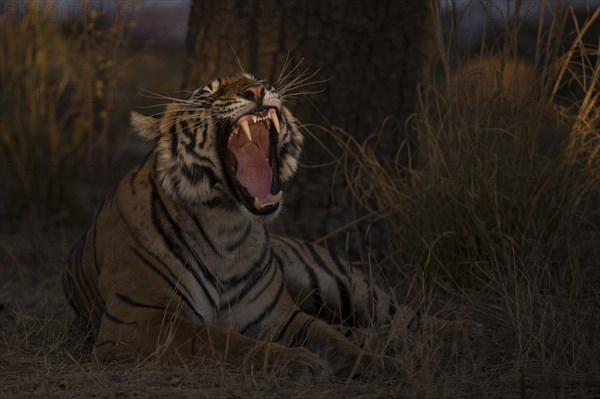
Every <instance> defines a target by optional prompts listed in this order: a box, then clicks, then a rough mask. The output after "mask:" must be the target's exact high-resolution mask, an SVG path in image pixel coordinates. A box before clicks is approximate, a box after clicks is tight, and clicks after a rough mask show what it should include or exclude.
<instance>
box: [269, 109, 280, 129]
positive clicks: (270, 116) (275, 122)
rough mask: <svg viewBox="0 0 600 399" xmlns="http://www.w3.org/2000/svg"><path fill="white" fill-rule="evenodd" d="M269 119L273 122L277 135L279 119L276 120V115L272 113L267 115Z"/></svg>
mask: <svg viewBox="0 0 600 399" xmlns="http://www.w3.org/2000/svg"><path fill="white" fill-rule="evenodd" d="M269 118H271V120H272V121H273V125H274V126H275V130H277V133H280V132H279V119H277V114H276V113H275V112H272V113H270V114H269Z"/></svg>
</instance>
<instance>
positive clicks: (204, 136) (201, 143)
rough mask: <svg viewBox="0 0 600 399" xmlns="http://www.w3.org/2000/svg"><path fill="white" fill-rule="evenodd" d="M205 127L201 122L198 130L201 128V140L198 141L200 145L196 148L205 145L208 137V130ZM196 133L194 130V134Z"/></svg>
mask: <svg viewBox="0 0 600 399" xmlns="http://www.w3.org/2000/svg"><path fill="white" fill-rule="evenodd" d="M207 127H208V126H207V125H206V123H205V122H204V121H202V122H201V123H200V128H202V140H200V144H198V146H199V147H200V148H204V145H205V144H206V138H207V137H208V129H207ZM197 131H198V129H197V128H196V132H197Z"/></svg>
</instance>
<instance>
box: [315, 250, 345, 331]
mask: <svg viewBox="0 0 600 399" xmlns="http://www.w3.org/2000/svg"><path fill="white" fill-rule="evenodd" d="M303 244H304V246H305V247H306V248H307V249H308V252H309V253H310V255H311V256H312V258H313V259H314V261H315V262H316V263H317V265H319V266H320V267H321V269H323V270H324V271H325V273H327V274H328V275H329V276H331V277H333V279H334V280H335V284H336V286H337V290H338V297H339V300H340V309H337V310H339V311H340V314H339V315H338V316H340V318H341V321H342V322H344V323H347V324H349V325H350V326H354V325H355V322H356V320H355V318H354V312H353V311H352V302H351V297H350V292H349V290H348V287H347V285H346V284H345V282H344V281H343V280H342V279H341V278H340V277H339V276H338V275H337V274H335V273H333V272H332V271H331V269H330V268H329V267H328V266H327V263H326V262H325V260H324V259H323V258H322V257H321V256H320V255H319V253H318V251H317V249H316V248H315V245H314V244H312V243H303ZM334 316H335V313H334Z"/></svg>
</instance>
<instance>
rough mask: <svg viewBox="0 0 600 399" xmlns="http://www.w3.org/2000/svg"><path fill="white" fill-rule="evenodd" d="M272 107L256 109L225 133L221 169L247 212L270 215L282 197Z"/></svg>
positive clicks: (275, 124) (274, 112) (273, 110)
mask: <svg viewBox="0 0 600 399" xmlns="http://www.w3.org/2000/svg"><path fill="white" fill-rule="evenodd" d="M278 133H279V119H278V117H277V112H276V110H275V108H267V109H260V110H257V111H255V112H252V113H249V114H246V115H244V116H242V117H241V118H239V119H238V120H237V122H236V123H235V125H234V126H233V129H232V130H231V132H230V133H229V138H228V139H227V145H226V149H225V156H224V160H225V169H226V170H227V174H228V175H229V179H230V180H231V183H232V186H233V187H234V189H235V191H237V194H238V196H239V197H240V198H241V200H242V202H243V203H244V205H245V206H246V207H247V208H248V210H250V212H252V213H255V214H258V215H266V214H269V213H272V212H274V211H275V210H276V209H277V208H278V207H279V203H280V201H281V197H282V195H283V191H281V190H280V188H279V172H278V170H279V168H278V161H279V160H278V158H277V135H278Z"/></svg>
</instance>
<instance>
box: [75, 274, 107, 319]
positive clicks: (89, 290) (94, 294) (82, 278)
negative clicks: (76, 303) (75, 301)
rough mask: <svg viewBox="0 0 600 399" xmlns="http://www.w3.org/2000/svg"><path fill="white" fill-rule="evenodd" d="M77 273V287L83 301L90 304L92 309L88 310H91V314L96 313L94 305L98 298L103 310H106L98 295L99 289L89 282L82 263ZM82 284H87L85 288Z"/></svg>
mask: <svg viewBox="0 0 600 399" xmlns="http://www.w3.org/2000/svg"><path fill="white" fill-rule="evenodd" d="M75 273H76V275H75V277H76V281H75V286H76V287H77V288H78V289H79V294H80V296H82V297H83V299H84V300H85V302H86V303H87V304H89V306H90V308H89V309H87V310H89V311H90V312H93V311H94V304H95V303H96V298H98V300H99V302H100V306H101V310H104V308H105V304H104V301H103V300H102V297H101V296H100V294H99V293H98V291H97V287H95V286H94V284H92V283H91V282H90V281H89V279H88V276H87V273H85V270H84V267H83V263H82V262H79V263H78V264H77V265H76V267H75ZM72 276H73V275H72ZM82 284H85V286H83V285H82ZM88 294H89V295H88Z"/></svg>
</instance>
